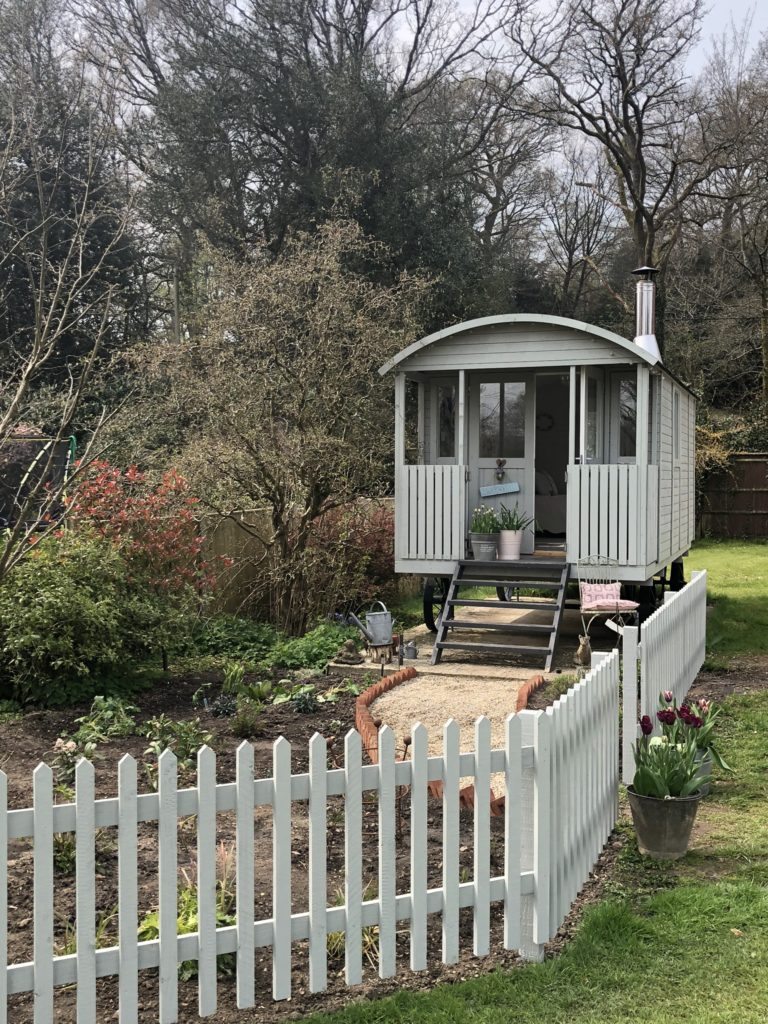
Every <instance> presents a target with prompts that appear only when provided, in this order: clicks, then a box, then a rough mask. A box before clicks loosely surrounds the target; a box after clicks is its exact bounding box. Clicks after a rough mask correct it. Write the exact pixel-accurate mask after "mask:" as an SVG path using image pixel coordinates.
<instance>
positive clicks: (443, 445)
mask: <svg viewBox="0 0 768 1024" xmlns="http://www.w3.org/2000/svg"><path fill="white" fill-rule="evenodd" d="M437 416H438V441H439V443H438V458H440V459H453V458H455V457H456V387H455V386H454V385H453V384H440V385H439V386H438V388H437Z"/></svg>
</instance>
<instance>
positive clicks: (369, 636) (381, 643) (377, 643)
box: [349, 601, 392, 647]
mask: <svg viewBox="0 0 768 1024" xmlns="http://www.w3.org/2000/svg"><path fill="white" fill-rule="evenodd" d="M376 605H381V608H382V611H380V612H377V611H374V608H375V607H376ZM349 617H350V619H352V621H353V622H354V624H355V625H356V626H357V628H358V629H359V630H360V632H361V633H362V634H363V636H364V637H365V639H366V640H367V641H368V643H369V644H370V645H371V647H387V646H388V645H389V644H391V643H392V613H391V612H388V611H387V606H386V605H385V604H384V602H383V601H374V602H373V604H372V605H371V607H370V610H369V611H367V612H366V613H365V625H363V624H362V622H361V621H360V619H358V617H357V616H356V615H352V614H351V613H350V616H349Z"/></svg>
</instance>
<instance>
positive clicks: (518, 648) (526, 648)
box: [435, 640, 549, 655]
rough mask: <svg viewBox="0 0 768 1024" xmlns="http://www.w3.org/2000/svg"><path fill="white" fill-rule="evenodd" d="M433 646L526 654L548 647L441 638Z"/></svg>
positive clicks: (543, 651)
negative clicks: (480, 642) (463, 641)
mask: <svg viewBox="0 0 768 1024" xmlns="http://www.w3.org/2000/svg"><path fill="white" fill-rule="evenodd" d="M435 647H438V648H440V650H457V651H460V650H465V649H467V648H470V649H472V650H478V651H513V652H515V653H517V652H521V653H526V654H538V655H541V654H549V647H537V646H535V645H533V644H478V643H471V642H470V641H467V642H466V643H461V642H459V641H453V640H451V641H448V640H441V641H439V642H438V643H436V644H435Z"/></svg>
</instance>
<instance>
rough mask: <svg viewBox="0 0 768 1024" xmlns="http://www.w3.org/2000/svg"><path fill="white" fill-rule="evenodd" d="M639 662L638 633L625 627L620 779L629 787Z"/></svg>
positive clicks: (633, 628)
mask: <svg viewBox="0 0 768 1024" xmlns="http://www.w3.org/2000/svg"><path fill="white" fill-rule="evenodd" d="M639 661H640V631H639V629H638V628H637V626H625V627H624V636H623V639H622V661H621V665H622V707H621V778H622V782H624V783H625V785H627V786H628V785H629V784H630V783H631V782H632V779H633V778H634V775H635V755H634V754H633V752H632V745H633V744H634V742H635V740H636V739H637V700H638V693H637V685H638V668H639Z"/></svg>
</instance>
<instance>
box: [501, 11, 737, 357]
mask: <svg viewBox="0 0 768 1024" xmlns="http://www.w3.org/2000/svg"><path fill="white" fill-rule="evenodd" d="M704 9H705V3H704V0H566V2H565V3H563V4H558V5H556V6H555V7H554V9H553V12H552V13H551V14H550V15H549V16H543V15H542V12H541V8H540V5H538V4H537V3H535V2H534V0H520V3H519V5H518V11H517V14H516V16H515V18H514V19H513V20H512V21H511V23H510V25H509V27H508V33H509V36H510V38H511V40H512V41H513V43H514V45H515V46H516V47H518V48H519V49H520V50H521V51H522V53H523V54H524V55H525V57H526V58H527V60H528V62H529V67H530V69H531V72H532V74H534V75H536V76H537V77H538V78H539V80H540V82H541V89H540V92H539V94H538V99H539V104H540V107H539V109H540V113H541V116H542V117H544V118H546V119H547V120H549V121H551V122H553V123H555V124H557V125H559V126H561V127H564V128H569V129H572V130H574V131H576V132H578V133H580V134H581V135H583V136H584V137H586V138H587V139H590V140H592V141H593V142H594V143H596V144H597V145H598V146H599V147H600V149H601V150H602V152H603V154H604V157H605V159H606V161H607V163H608V166H609V167H610V168H611V171H612V181H611V182H610V188H609V190H608V191H607V192H606V193H605V195H606V198H608V199H609V200H610V201H611V203H613V204H614V205H615V206H616V208H617V209H618V210H619V211H620V212H621V215H622V216H623V218H624V220H625V222H626V224H627V226H628V228H629V230H630V232H631V235H632V239H633V243H634V247H635V258H636V260H637V263H638V265H651V266H655V267H656V268H657V269H658V270H659V286H660V287H659V296H658V301H657V316H658V324H657V335H658V338H659V342H660V344H661V345H663V337H664V288H663V285H664V277H665V272H666V268H667V265H668V262H669V259H670V256H671V253H672V251H673V249H674V246H675V244H676V243H677V240H678V238H679V236H680V231H681V226H682V222H683V215H684V210H685V207H686V204H687V203H688V201H689V200H690V198H691V197H692V196H694V195H696V194H697V193H698V192H699V191H701V190H702V188H703V187H704V184H705V182H706V181H707V180H708V178H709V177H710V176H711V174H712V170H713V166H714V163H715V160H716V158H717V156H718V155H719V154H720V153H721V151H722V141H721V140H716V139H713V138H712V137H711V135H710V134H709V133H708V132H707V131H706V130H705V129H706V123H707V120H708V114H707V110H706V103H705V101H704V97H703V95H702V94H701V92H700V91H699V90H698V89H697V88H696V87H695V86H694V85H693V84H692V83H691V82H690V81H689V80H688V78H687V76H686V72H685V60H686V57H687V56H688V54H689V53H690V51H691V48H692V46H693V44H694V43H695V41H696V39H697V38H698V33H699V29H700V26H701V20H702V17H703V13H704ZM597 187H598V186H597V183H595V188H596V189H597Z"/></svg>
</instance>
